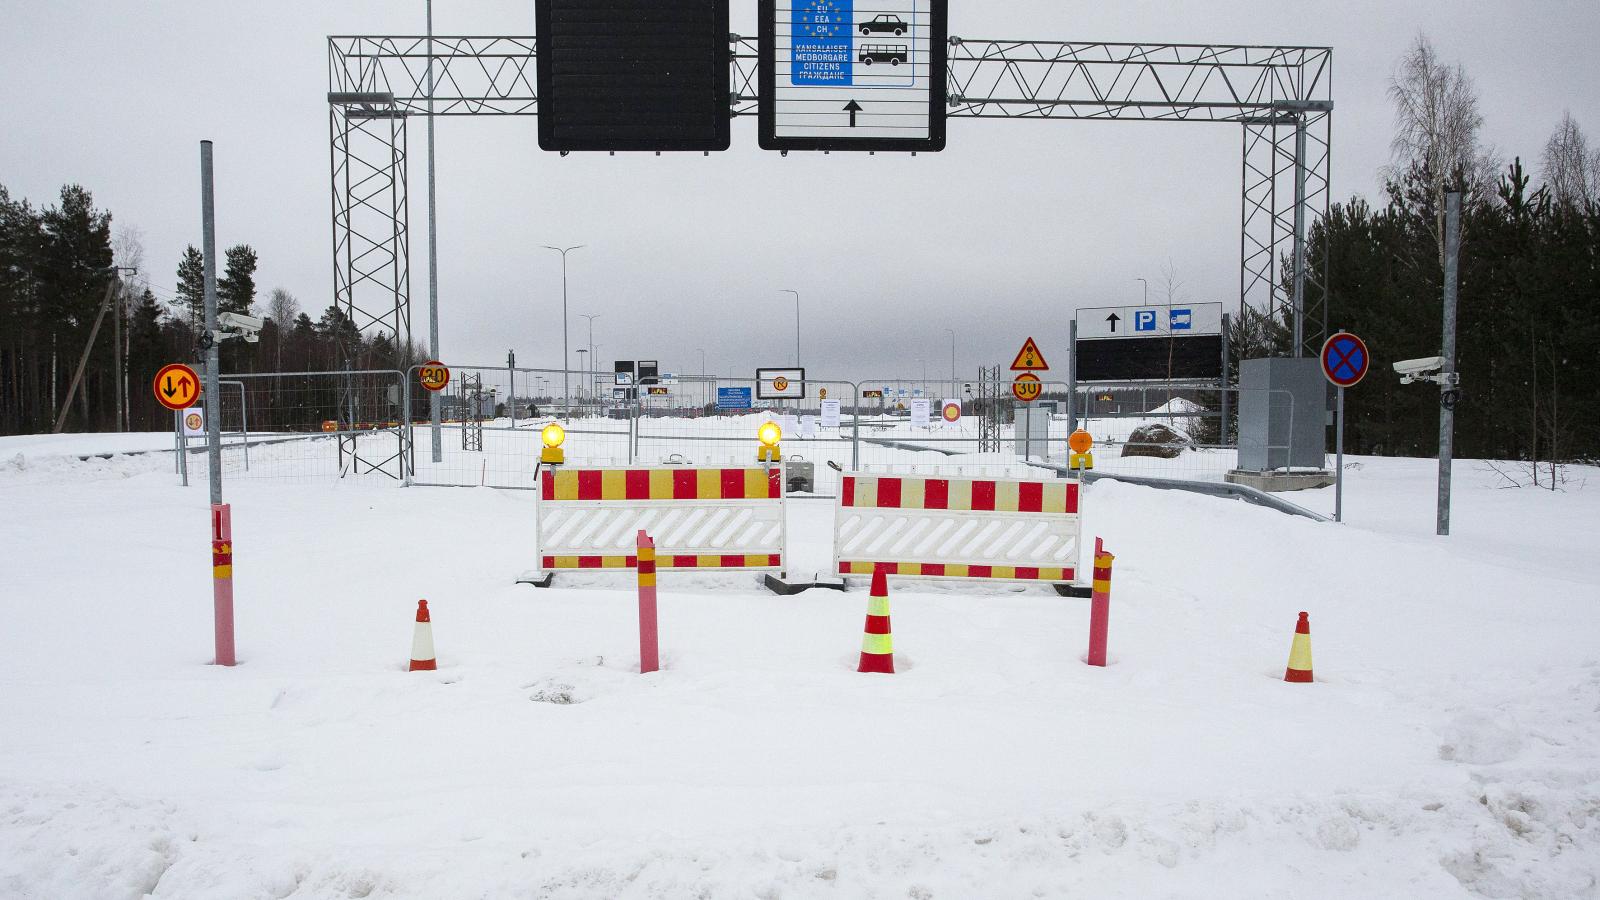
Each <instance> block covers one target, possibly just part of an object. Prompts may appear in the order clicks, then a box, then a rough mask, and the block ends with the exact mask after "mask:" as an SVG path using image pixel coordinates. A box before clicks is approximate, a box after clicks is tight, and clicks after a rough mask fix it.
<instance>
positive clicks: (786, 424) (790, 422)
mask: <svg viewBox="0 0 1600 900" xmlns="http://www.w3.org/2000/svg"><path fill="white" fill-rule="evenodd" d="M772 421H774V422H776V423H778V427H779V428H782V429H783V434H784V436H785V437H799V436H800V417H799V416H773V417H772Z"/></svg>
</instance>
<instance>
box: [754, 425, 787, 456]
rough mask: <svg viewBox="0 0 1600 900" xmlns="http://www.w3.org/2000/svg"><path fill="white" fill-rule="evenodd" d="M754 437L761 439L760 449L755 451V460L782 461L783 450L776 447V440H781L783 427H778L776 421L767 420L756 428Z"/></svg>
mask: <svg viewBox="0 0 1600 900" xmlns="http://www.w3.org/2000/svg"><path fill="white" fill-rule="evenodd" d="M756 439H757V440H759V441H761V449H760V450H757V451H756V462H764V463H775V462H782V461H783V451H782V450H780V449H779V448H778V442H779V441H781V440H783V429H782V428H779V427H778V423H777V422H768V423H766V424H765V425H762V426H761V427H760V428H759V429H757V430H756Z"/></svg>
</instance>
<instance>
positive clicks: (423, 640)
mask: <svg viewBox="0 0 1600 900" xmlns="http://www.w3.org/2000/svg"><path fill="white" fill-rule="evenodd" d="M437 668H439V661H438V660H437V659H435V658H434V655H433V621H432V620H431V619H429V618H428V601H426V600H418V601H417V629H416V631H414V632H412V635H411V671H413V672H432V671H434V670H435V669H437Z"/></svg>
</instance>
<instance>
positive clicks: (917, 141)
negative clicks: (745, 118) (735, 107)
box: [761, 0, 948, 150]
mask: <svg viewBox="0 0 1600 900" xmlns="http://www.w3.org/2000/svg"><path fill="white" fill-rule="evenodd" d="M946 5H947V0H768V2H767V3H763V4H762V7H761V9H762V17H763V18H762V23H761V27H762V34H761V54H762V59H761V77H762V88H761V146H762V147H763V148H765V149H768V150H832V149H837V150H850V149H857V150H940V149H943V147H944V130H945V129H944V114H945V52H946V48H947V46H948V39H947V34H948V27H947V25H946V21H945V13H946ZM769 10H770V12H769Z"/></svg>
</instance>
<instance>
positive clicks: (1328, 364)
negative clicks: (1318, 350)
mask: <svg viewBox="0 0 1600 900" xmlns="http://www.w3.org/2000/svg"><path fill="white" fill-rule="evenodd" d="M1371 367H1372V355H1371V354H1369V353H1368V352H1367V345H1366V342H1364V341H1362V340H1361V338H1358V337H1356V336H1355V335H1353V334H1351V333H1349V332H1348V331H1341V332H1339V333H1338V334H1336V335H1334V336H1333V337H1330V338H1328V340H1327V343H1325V344H1323V345H1322V374H1324V375H1326V376H1328V380H1329V381H1331V382H1333V384H1334V385H1335V386H1336V387H1342V388H1347V387H1355V386H1356V385H1357V384H1359V383H1361V379H1363V378H1365V377H1367V369H1369V368H1371Z"/></svg>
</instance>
